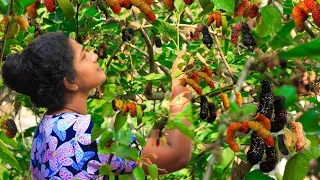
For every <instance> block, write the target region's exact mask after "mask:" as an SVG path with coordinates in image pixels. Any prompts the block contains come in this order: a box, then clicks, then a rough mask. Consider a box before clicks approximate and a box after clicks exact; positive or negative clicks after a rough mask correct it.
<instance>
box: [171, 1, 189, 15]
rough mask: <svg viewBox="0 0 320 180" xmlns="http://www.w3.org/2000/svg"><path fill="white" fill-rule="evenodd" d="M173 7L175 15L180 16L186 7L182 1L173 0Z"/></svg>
mask: <svg viewBox="0 0 320 180" xmlns="http://www.w3.org/2000/svg"><path fill="white" fill-rule="evenodd" d="M174 7H175V8H176V11H177V13H179V14H180V13H182V11H183V10H184V9H185V8H186V7H187V5H186V3H185V2H184V1H183V0H175V1H174Z"/></svg>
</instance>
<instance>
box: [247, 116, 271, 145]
mask: <svg viewBox="0 0 320 180" xmlns="http://www.w3.org/2000/svg"><path fill="white" fill-rule="evenodd" d="M248 124H249V127H250V129H252V130H254V131H256V132H257V133H258V135H259V136H260V137H261V138H262V139H263V141H264V142H265V143H266V145H268V146H270V147H271V146H273V145H274V141H273V138H272V136H270V135H269V132H268V130H267V129H265V128H264V127H263V126H262V125H261V124H260V123H258V122H254V121H249V122H248Z"/></svg>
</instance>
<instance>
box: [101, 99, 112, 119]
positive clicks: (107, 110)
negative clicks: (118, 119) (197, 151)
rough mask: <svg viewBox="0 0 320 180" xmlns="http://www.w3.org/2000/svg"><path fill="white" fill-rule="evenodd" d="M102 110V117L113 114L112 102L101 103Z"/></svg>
mask: <svg viewBox="0 0 320 180" xmlns="http://www.w3.org/2000/svg"><path fill="white" fill-rule="evenodd" d="M101 108H102V112H101V115H102V116H104V117H109V116H112V115H114V111H113V108H112V103H110V102H106V103H104V104H103V105H102V107H101Z"/></svg>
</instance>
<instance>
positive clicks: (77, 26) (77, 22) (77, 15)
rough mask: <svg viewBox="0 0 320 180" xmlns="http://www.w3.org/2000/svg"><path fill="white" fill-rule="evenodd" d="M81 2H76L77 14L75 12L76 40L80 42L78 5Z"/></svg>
mask: <svg viewBox="0 0 320 180" xmlns="http://www.w3.org/2000/svg"><path fill="white" fill-rule="evenodd" d="M81 3H82V0H81V1H80V2H79V3H78V2H77V14H76V39H77V41H78V42H80V37H79V9H80V5H81Z"/></svg>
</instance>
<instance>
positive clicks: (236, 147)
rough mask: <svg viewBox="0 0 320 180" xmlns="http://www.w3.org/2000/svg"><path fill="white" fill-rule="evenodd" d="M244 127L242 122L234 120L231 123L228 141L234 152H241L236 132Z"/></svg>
mask: <svg viewBox="0 0 320 180" xmlns="http://www.w3.org/2000/svg"><path fill="white" fill-rule="evenodd" d="M241 127H242V123H238V122H233V123H231V124H230V125H229V127H228V130H227V135H226V142H227V144H228V145H229V147H230V149H231V150H232V151H234V152H240V147H239V145H238V143H237V142H236V141H235V140H234V136H235V134H236V132H237V131H238V130H239V129H240V128H241Z"/></svg>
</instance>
